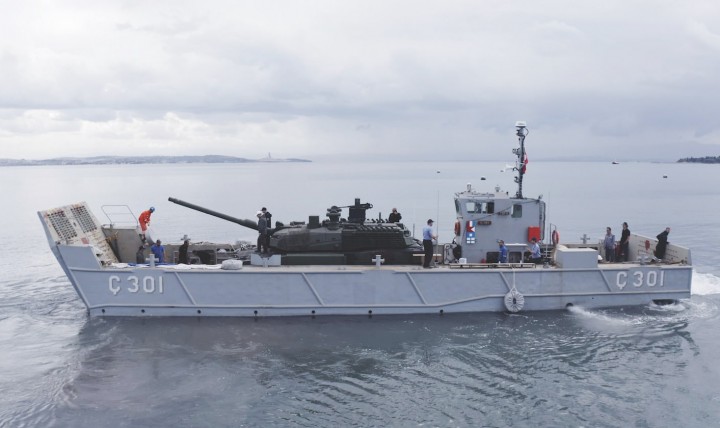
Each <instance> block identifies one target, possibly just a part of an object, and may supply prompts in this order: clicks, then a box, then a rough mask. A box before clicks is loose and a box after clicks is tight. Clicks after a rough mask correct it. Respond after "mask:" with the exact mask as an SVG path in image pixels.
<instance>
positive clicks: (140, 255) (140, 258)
mask: <svg viewBox="0 0 720 428" xmlns="http://www.w3.org/2000/svg"><path fill="white" fill-rule="evenodd" d="M145 261H146V260H145V246H144V245H141V246H140V248H138V250H137V253H135V263H137V264H139V265H141V264H143V263H145Z"/></svg>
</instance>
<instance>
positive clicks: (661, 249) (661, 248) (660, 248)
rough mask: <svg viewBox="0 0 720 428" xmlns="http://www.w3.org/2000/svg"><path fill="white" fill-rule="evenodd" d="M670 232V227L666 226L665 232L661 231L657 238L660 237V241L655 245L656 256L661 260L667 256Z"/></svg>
mask: <svg viewBox="0 0 720 428" xmlns="http://www.w3.org/2000/svg"><path fill="white" fill-rule="evenodd" d="M669 234H670V228H669V227H666V228H665V230H664V231H663V232H660V234H659V235H658V236H656V238H657V239H658V243H657V245H656V246H655V258H656V259H657V261H661V260H662V259H664V258H665V251H666V250H667V244H668V240H667V239H668V235H669Z"/></svg>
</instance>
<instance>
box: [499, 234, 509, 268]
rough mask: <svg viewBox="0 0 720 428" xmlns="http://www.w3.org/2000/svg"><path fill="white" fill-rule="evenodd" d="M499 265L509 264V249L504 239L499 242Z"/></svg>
mask: <svg viewBox="0 0 720 428" xmlns="http://www.w3.org/2000/svg"><path fill="white" fill-rule="evenodd" d="M498 249H499V252H498V263H507V262H508V249H507V247H506V246H505V241H503V240H502V239H501V240H499V241H498Z"/></svg>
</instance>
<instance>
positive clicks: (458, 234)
mask: <svg viewBox="0 0 720 428" xmlns="http://www.w3.org/2000/svg"><path fill="white" fill-rule="evenodd" d="M455 236H460V220H455Z"/></svg>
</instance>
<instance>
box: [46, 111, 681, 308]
mask: <svg viewBox="0 0 720 428" xmlns="http://www.w3.org/2000/svg"><path fill="white" fill-rule="evenodd" d="M515 128H516V136H517V137H518V141H519V147H518V148H515V149H513V153H514V154H515V155H516V157H517V162H516V166H515V167H513V171H515V172H516V173H517V175H516V176H515V183H516V184H517V191H516V192H515V193H514V194H511V193H510V192H508V191H504V190H503V189H502V188H501V187H500V186H496V187H495V188H494V190H490V191H488V190H484V191H480V190H476V189H474V188H473V187H472V185H471V184H468V185H467V187H466V189H465V190H464V191H461V192H458V193H455V214H456V215H455V218H454V219H452V220H454V221H455V228H454V238H453V240H452V242H448V243H445V244H435V245H434V246H433V248H431V250H432V251H431V253H430V258H432V259H433V262H434V267H435V268H434V269H423V268H422V267H421V266H419V265H418V264H417V263H419V261H420V260H422V259H423V258H424V257H426V256H425V254H424V253H420V251H419V243H418V241H417V240H415V239H414V238H412V236H410V235H411V234H410V233H409V231H408V230H407V229H405V228H404V226H402V225H400V224H389V223H387V222H385V221H382V220H376V221H373V220H368V219H366V218H365V215H366V211H367V210H368V209H370V208H371V207H372V205H371V204H368V203H364V204H363V203H360V200H359V199H356V200H355V204H353V205H349V206H346V207H336V206H333V207H330V208H329V209H328V210H327V214H326V216H327V217H328V218H327V219H326V220H323V221H322V222H321V221H320V219H319V217H318V216H314V217H313V216H311V217H309V219H308V222H307V224H305V223H302V224H296V223H290V224H289V225H288V226H285V225H283V224H276V225H275V227H273V228H272V229H271V239H270V247H271V250H272V252H273V254H271V255H269V256H265V255H262V254H257V253H254V252H252V250H253V248H252V246H245V245H241V246H233V245H231V244H217V243H208V242H193V243H192V244H191V247H190V253H191V254H192V255H193V257H192V258H191V259H192V260H195V261H196V262H197V263H194V264H191V265H187V264H176V261H177V250H178V248H179V244H171V245H166V252H165V254H167V255H168V259H169V260H168V261H169V263H157V262H156V260H155V259H154V257H151V256H150V255H149V254H147V253H145V254H143V252H142V250H141V251H138V246H139V245H141V240H140V235H141V230H140V228H139V227H138V224H137V222H135V224H130V225H128V224H123V223H121V222H116V221H113V219H111V218H110V223H109V224H104V225H101V224H100V222H99V221H98V220H97V218H96V217H95V215H94V214H93V213H92V212H91V210H90V209H89V207H88V206H87V204H85V203H78V204H72V205H67V206H63V207H59V208H55V209H50V210H46V211H40V212H38V216H39V218H40V220H41V222H42V224H43V227H44V229H45V234H46V236H47V239H48V243H49V245H50V249H51V251H52V252H53V254H54V255H55V257H56V258H57V260H58V263H59V264H60V266H61V267H62V269H63V270H64V271H65V273H66V275H67V277H68V279H69V281H70V283H71V284H72V286H73V287H74V288H75V290H76V292H77V294H78V296H79V297H80V299H82V301H83V303H84V304H85V305H86V307H87V309H88V312H89V314H90V315H91V316H241V317H253V318H259V317H263V316H308V317H315V316H319V315H365V316H372V315H378V314H387V315H406V314H421V313H422V314H437V315H444V314H449V313H453V312H501V311H509V312H519V311H539V310H560V309H565V308H567V307H569V306H581V307H584V308H588V309H590V308H603V307H619V306H631V305H646V304H649V303H651V302H658V303H667V302H675V301H677V300H679V299H688V298H690V292H691V282H692V260H691V253H690V250H689V249H687V248H684V247H681V246H679V245H675V244H674V243H672V244H668V245H667V247H666V251H665V255H664V258H663V259H662V260H657V261H654V263H650V260H651V255H652V254H653V250H654V249H655V247H656V245H657V244H658V241H657V239H654V238H650V237H646V236H642V235H638V234H633V235H631V236H630V239H629V243H628V249H629V251H628V254H624V255H622V256H623V257H622V259H623V260H624V261H621V262H608V261H607V259H608V258H607V257H605V256H606V254H605V250H604V248H603V247H604V246H603V245H602V241H598V242H595V243H592V242H578V243H564V242H563V243H561V241H560V234H559V230H558V227H557V226H556V225H554V224H552V223H550V222H549V220H548V218H547V210H546V205H545V201H543V200H542V197H541V196H538V197H537V198H528V197H526V196H525V195H523V187H522V184H523V177H524V175H525V174H526V172H527V165H528V162H527V153H526V151H525V137H526V135H527V126H526V124H525V123H524V122H518V123H517V124H516V126H515ZM583 197H584V195H577V196H576V202H577V203H578V204H590V203H597V201H587V200H584V199H583ZM638 197H641V195H639V196H638ZM170 201H171V202H173V203H178V204H181V205H184V206H186V207H189V208H192V209H196V210H198V211H201V212H205V213H207V214H210V215H213V216H215V217H219V218H223V219H225V220H227V221H230V222H234V223H236V224H239V225H241V226H244V227H248V228H250V229H255V228H256V227H257V226H256V224H255V222H253V221H250V220H242V219H237V218H234V217H231V216H228V215H226V214H222V213H219V212H216V211H212V210H209V209H207V208H203V207H199V206H197V205H193V204H190V203H187V202H182V201H180V200H177V199H175V198H171V199H170ZM342 208H348V210H349V215H348V217H347V219H344V218H343V216H342ZM131 218H137V217H135V216H134V215H132V217H131ZM437 220H438V221H443V220H442V219H437ZM445 221H448V220H447V219H446V220H445ZM596 226H597V225H595V226H592V227H596ZM634 230H636V228H634ZM199 233H200V231H195V232H193V233H192V236H195V237H197V236H198V234H199ZM503 241H504V245H505V246H506V248H503V251H502V254H503V260H501V259H500V258H499V254H500V251H499V250H500V248H499V245H500V244H499V243H502V242H503ZM535 242H537V246H535V244H534V243H535ZM531 243H532V244H531ZM531 245H532V253H531V254H530V256H531V257H528V252H529V250H531V248H530V247H531ZM136 252H138V253H139V254H136ZM536 252H537V253H539V254H535V253H536ZM506 253H507V254H508V257H507V260H504V259H505V257H504V255H505V254H506ZM136 256H137V258H139V259H142V257H145V256H147V263H136ZM610 259H612V257H611V258H610ZM341 261H343V264H338V263H339V262H341ZM428 262H429V261H428ZM370 263H371V265H369V264H370Z"/></svg>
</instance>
